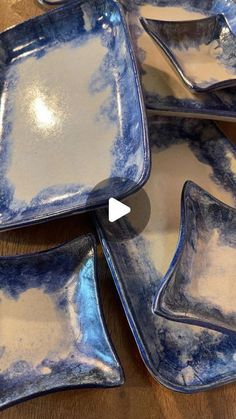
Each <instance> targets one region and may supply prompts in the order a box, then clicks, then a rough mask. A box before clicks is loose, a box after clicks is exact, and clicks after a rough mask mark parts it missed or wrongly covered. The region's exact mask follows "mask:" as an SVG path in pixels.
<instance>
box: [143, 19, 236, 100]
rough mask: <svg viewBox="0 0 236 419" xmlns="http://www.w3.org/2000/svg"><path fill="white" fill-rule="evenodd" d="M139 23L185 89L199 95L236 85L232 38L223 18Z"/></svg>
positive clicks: (233, 40)
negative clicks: (169, 63)
mask: <svg viewBox="0 0 236 419" xmlns="http://www.w3.org/2000/svg"><path fill="white" fill-rule="evenodd" d="M140 20H141V23H142V25H143V27H144V29H145V30H146V31H147V32H148V34H149V35H150V36H151V37H152V38H153V39H154V41H156V42H157V44H158V45H159V46H160V47H161V48H162V49H163V51H164V52H165V54H166V55H167V57H168V58H169V59H170V61H171V63H172V64H173V66H174V67H175V69H176V70H177V72H178V74H179V75H180V77H181V78H182V80H183V81H184V83H185V84H186V86H187V87H189V88H190V89H193V90H195V91H196V92H198V93H201V92H207V91H211V90H217V89H223V88H226V87H230V86H234V85H235V84H236V52H235V45H236V36H235V35H234V34H233V33H232V32H231V30H230V28H229V26H228V24H227V21H226V19H225V18H224V16H223V15H217V16H211V17H208V18H205V19H200V20H191V21H183V22H182V21H181V22H177V21H176V22H173V21H171V22H168V21H162V20H152V19H144V18H141V19H140Z"/></svg>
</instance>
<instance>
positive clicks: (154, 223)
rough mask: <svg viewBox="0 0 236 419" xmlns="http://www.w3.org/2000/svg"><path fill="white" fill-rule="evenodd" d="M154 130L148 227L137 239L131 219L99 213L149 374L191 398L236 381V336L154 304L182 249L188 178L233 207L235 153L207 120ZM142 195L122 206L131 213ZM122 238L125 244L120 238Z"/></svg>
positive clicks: (163, 123)
mask: <svg viewBox="0 0 236 419" xmlns="http://www.w3.org/2000/svg"><path fill="white" fill-rule="evenodd" d="M149 132H150V145H151V150H152V170H151V175H150V178H149V180H148V182H147V183H146V184H145V186H144V190H145V191H146V193H147V195H148V197H149V200H150V204H151V216H150V219H149V222H148V224H147V225H146V227H145V229H144V230H143V231H142V233H141V234H137V235H136V236H135V229H134V224H131V221H130V220H131V218H129V217H130V216H129V215H128V216H126V217H124V218H122V219H120V220H118V221H117V222H115V223H109V221H108V219H107V214H106V211H105V210H102V209H100V210H98V211H96V215H97V222H98V232H99V235H100V239H101V243H102V246H103V250H104V252H105V255H106V258H107V261H108V264H109V266H110V269H111V272H112V275H113V278H114V281H115V284H116V286H117V289H118V292H119V294H120V297H121V300H122V303H123V306H124V309H125V312H126V315H127V318H128V320H129V323H130V326H131V329H132V331H133V334H134V337H135V339H136V343H137V345H138V347H139V350H140V353H141V355H142V357H143V360H144V362H145V364H146V366H147V368H148V369H149V371H150V372H151V374H152V375H153V376H154V378H155V379H156V380H158V381H160V382H161V383H163V384H164V385H166V386H167V387H169V388H171V389H174V390H178V391H181V392H186V393H191V392H196V391H200V390H204V389H207V388H210V387H214V386H217V385H220V384H225V383H227V382H230V381H233V380H235V378H236V362H235V354H236V334H234V335H232V334H231V335H230V334H222V333H218V332H215V331H212V330H209V329H207V328H200V327H198V326H192V325H186V324H182V323H177V322H174V321H171V320H167V319H164V318H163V317H160V316H158V315H156V314H154V312H153V309H152V304H153V302H154V297H155V295H156V291H157V288H158V285H159V283H160V281H161V280H162V278H163V276H164V275H165V273H166V272H167V269H168V267H169V266H170V263H171V261H172V257H173V254H174V252H175V249H176V246H177V243H178V235H179V225H180V224H179V223H180V200H181V192H182V189H183V185H184V184H185V182H186V181H187V180H191V181H193V182H195V183H197V184H198V185H200V186H201V187H202V188H204V189H205V190H206V191H208V192H209V193H211V195H213V196H215V198H217V199H220V200H221V201H222V202H224V203H225V204H228V205H231V206H233V207H235V205H236V172H235V168H236V149H235V147H233V146H232V144H231V143H230V142H229V141H228V140H227V139H226V138H225V137H224V135H223V134H222V133H221V132H220V131H219V129H218V128H217V127H216V125H215V124H214V123H213V122H210V121H204V120H197V119H177V118H164V117H158V118H157V119H155V118H154V119H152V120H151V121H150V129H149ZM173 180H174V181H173ZM140 193H141V191H139V192H137V194H134V195H133V196H132V197H129V198H127V199H126V200H125V203H126V204H127V205H129V206H130V207H131V214H132V207H133V208H135V202H137V200H138V195H139V194H140ZM142 215H143V212H142ZM134 221H135V222H136V225H139V224H140V223H139V222H138V219H137V220H135V219H133V222H134ZM121 231H122V235H121V234H120V232H121ZM122 236H123V237H125V238H126V239H125V240H116V238H117V237H122Z"/></svg>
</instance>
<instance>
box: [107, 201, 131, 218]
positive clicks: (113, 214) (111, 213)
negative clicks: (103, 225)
mask: <svg viewBox="0 0 236 419" xmlns="http://www.w3.org/2000/svg"><path fill="white" fill-rule="evenodd" d="M130 211H131V208H130V207H128V205H125V204H122V202H120V201H118V200H117V199H115V198H110V199H109V206H108V219H109V221H110V222H111V223H113V222H114V221H116V220H119V218H121V217H124V215H127V214H129V213H130Z"/></svg>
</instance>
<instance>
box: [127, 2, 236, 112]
mask: <svg viewBox="0 0 236 419" xmlns="http://www.w3.org/2000/svg"><path fill="white" fill-rule="evenodd" d="M123 3H124V4H125V8H126V10H127V21H128V23H129V27H130V31H131V36H132V39H133V43H134V48H135V50H136V56H137V59H138V63H139V67H140V73H141V81H142V85H143V92H144V98H145V103H146V106H147V108H148V109H149V110H152V111H155V112H158V113H159V114H165V115H180V116H181V115H182V116H183V114H184V115H185V116H189V117H190V116H193V117H197V118H199V117H201V118H206V119H207V118H214V119H219V120H221V119H223V120H224V119H225V120H236V87H231V88H230V89H222V90H217V91H214V92H208V93H201V94H200V93H199V94H197V93H194V92H193V91H191V90H189V89H188V88H187V87H186V86H185V85H184V83H183V81H182V80H181V78H180V77H179V75H178V74H177V72H176V71H175V69H174V68H173V66H172V65H171V63H170V62H169V60H168V58H167V57H166V55H165V54H164V53H163V51H162V50H161V48H160V47H159V46H157V45H156V44H155V43H154V41H153V39H152V38H151V37H150V36H149V35H148V34H147V33H146V31H145V30H144V28H143V27H142V25H141V23H140V22H139V18H140V17H141V16H142V17H144V18H149V19H159V20H168V21H171V20H173V21H176V20H177V21H181V20H191V19H201V18H203V17H205V16H212V15H215V14H218V13H222V14H223V15H224V16H225V18H226V20H227V22H228V24H229V26H230V28H231V30H232V31H233V32H234V33H236V18H235V16H236V3H235V2H234V1H231V0H227V1H224V2H223V1H220V0H209V1H204V2H199V1H195V0H180V1H177V0H131V1H128V0H124V1H123Z"/></svg>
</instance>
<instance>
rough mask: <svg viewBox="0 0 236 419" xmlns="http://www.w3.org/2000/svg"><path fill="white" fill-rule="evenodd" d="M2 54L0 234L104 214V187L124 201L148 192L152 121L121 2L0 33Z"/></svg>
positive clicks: (105, 0) (74, 9) (84, 6)
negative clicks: (98, 209) (142, 189)
mask: <svg viewBox="0 0 236 419" xmlns="http://www.w3.org/2000/svg"><path fill="white" fill-rule="evenodd" d="M0 52H1V55H0V72H1V78H0V97H1V123H0V127H1V131H0V139H1V140H0V141H1V149H0V229H7V228H13V227H15V226H19V225H24V224H29V223H34V222H38V221H42V220H45V219H48V218H52V217H56V216H59V215H63V214H68V213H72V212H79V211H85V210H87V209H89V208H90V209H91V208H93V207H95V206H98V205H102V204H104V203H105V202H106V201H107V199H108V196H110V195H109V193H108V192H107V190H106V189H105V188H100V189H99V190H96V193H95V192H93V191H94V187H95V185H97V184H98V183H100V182H101V181H103V180H104V179H106V180H107V185H109V187H110V188H112V191H113V195H115V196H119V197H120V196H125V195H126V194H129V193H131V192H133V191H134V190H135V187H136V188H138V187H139V186H141V185H142V183H143V182H144V181H145V180H146V178H147V176H148V174H149V166H150V162H149V151H148V144H147V135H146V119H145V113H144V110H143V104H142V97H141V90H140V83H139V79H138V75H137V71H136V64H135V61H134V55H133V51H132V47H131V44H130V40H129V34H128V31H127V27H126V23H125V19H124V17H123V14H122V11H121V7H120V6H119V5H118V3H116V2H115V1H113V0H101V1H98V0H97V1H96V0H95V1H94V2H93V1H92V2H91V1H88V2H86V1H79V2H77V1H76V2H69V3H68V4H67V5H65V6H63V7H62V8H57V9H55V10H53V11H51V12H49V13H46V14H44V15H42V16H38V17H36V18H34V19H32V20H29V21H27V22H24V23H23V24H21V25H18V26H16V27H14V28H11V29H9V30H7V31H6V32H3V33H2V34H0ZM117 177H119V178H120V179H121V180H120V182H117V181H116V182H113V180H114V178H117ZM134 185H135V187H134ZM109 187H107V188H108V189H109Z"/></svg>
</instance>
